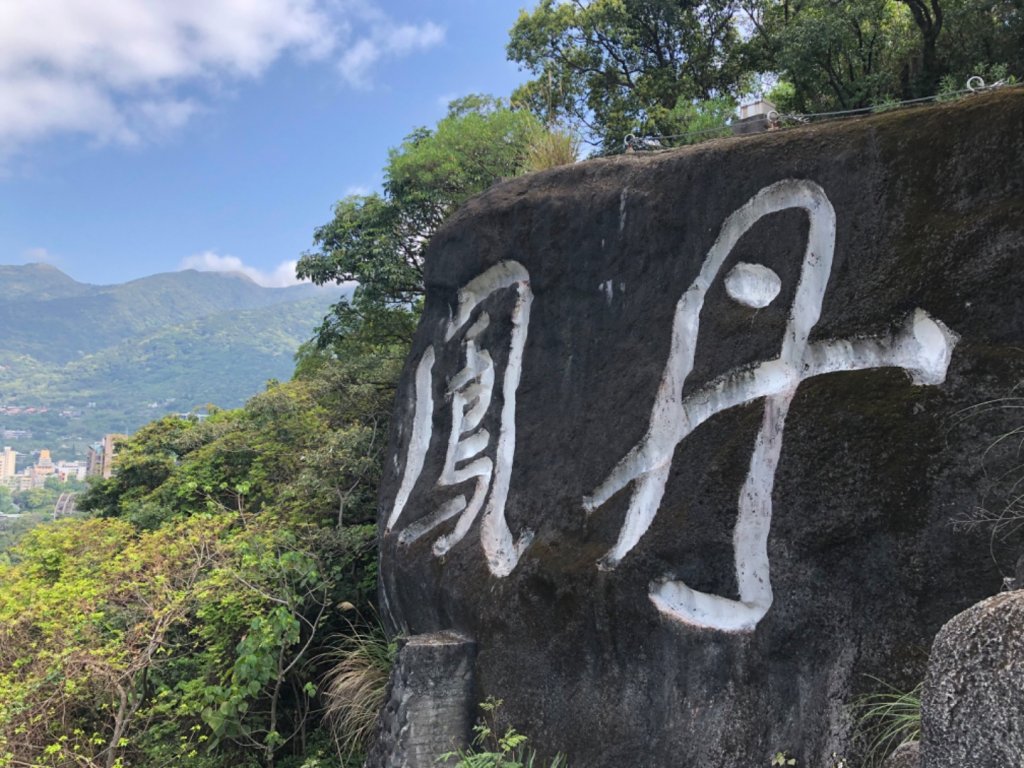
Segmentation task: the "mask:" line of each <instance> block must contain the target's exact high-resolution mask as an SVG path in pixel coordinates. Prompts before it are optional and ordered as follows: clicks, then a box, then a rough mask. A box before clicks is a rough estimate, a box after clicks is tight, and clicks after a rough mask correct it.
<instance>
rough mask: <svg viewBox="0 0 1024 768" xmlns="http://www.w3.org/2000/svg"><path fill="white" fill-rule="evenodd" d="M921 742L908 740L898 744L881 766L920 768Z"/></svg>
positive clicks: (886, 767) (888, 767)
mask: <svg viewBox="0 0 1024 768" xmlns="http://www.w3.org/2000/svg"><path fill="white" fill-rule="evenodd" d="M920 766H921V742H919V741H908V742H905V743H904V744H900V745H899V746H898V747H897V748H896V751H895V752H893V753H892V754H891V755H889V757H887V758H886V760H885V762H884V763H882V768H920Z"/></svg>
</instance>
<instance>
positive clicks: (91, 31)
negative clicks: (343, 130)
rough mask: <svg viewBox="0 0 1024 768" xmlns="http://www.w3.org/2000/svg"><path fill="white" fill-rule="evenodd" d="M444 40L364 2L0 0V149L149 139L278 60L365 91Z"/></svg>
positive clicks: (432, 27) (435, 30)
mask: <svg viewBox="0 0 1024 768" xmlns="http://www.w3.org/2000/svg"><path fill="white" fill-rule="evenodd" d="M443 37H444V31H443V29H442V28H441V27H439V26H438V25H436V24H434V23H433V22H429V21H428V22H425V23H422V24H419V25H417V24H408V23H404V22H396V21H393V20H391V19H390V18H389V17H388V16H386V15H385V14H383V13H382V12H381V11H379V10H378V9H377V8H376V7H375V6H373V5H370V4H368V2H367V0H3V2H0V150H5V149H6V150H10V149H11V148H13V147H15V146H18V145H19V144H22V143H25V142H28V141H32V140H35V139H38V138H40V137H44V136H47V135H52V134H57V133H67V132H74V133H80V134H84V135H86V136H89V137H91V138H93V139H96V140H99V141H101V142H120V143H135V142H138V141H144V140H148V139H151V138H153V137H154V136H159V135H161V134H162V133H165V132H167V131H171V130H175V129H177V128H180V127H181V126H182V125H184V124H185V123H186V122H187V121H188V120H189V119H190V118H191V117H192V116H193V115H194V114H195V113H196V112H197V111H199V110H200V109H202V103H201V101H202V98H201V97H202V96H203V95H204V94H205V96H206V97H209V96H210V95H211V94H212V93H214V92H215V91H216V90H217V86H218V85H220V84H222V83H223V82H225V81H234V80H238V79H245V78H258V77H260V76H261V75H262V74H263V73H264V72H265V71H266V70H267V69H268V68H269V67H271V66H272V65H273V64H274V63H275V62H276V61H277V60H279V59H280V58H281V57H283V56H286V55H294V56H297V57H300V58H303V59H307V60H321V61H329V60H333V61H335V62H336V63H337V66H338V67H339V70H340V72H341V74H342V76H343V77H344V79H345V80H346V81H348V82H349V83H350V84H356V85H359V86H360V87H367V85H368V84H369V82H370V77H371V68H372V67H373V65H374V64H375V63H376V62H377V61H379V60H382V59H385V58H396V57H401V56H407V55H410V54H413V53H416V52H419V51H423V50H426V49H427V48H430V47H431V46H434V45H436V44H438V43H439V42H441V40H442V39H443ZM197 96H198V97H200V98H199V100H197Z"/></svg>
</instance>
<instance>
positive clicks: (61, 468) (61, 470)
mask: <svg viewBox="0 0 1024 768" xmlns="http://www.w3.org/2000/svg"><path fill="white" fill-rule="evenodd" d="M86 470H87V466H86V463H85V462H84V461H58V462H57V477H59V478H60V481H61V482H62V483H66V482H67V481H68V480H85V475H86Z"/></svg>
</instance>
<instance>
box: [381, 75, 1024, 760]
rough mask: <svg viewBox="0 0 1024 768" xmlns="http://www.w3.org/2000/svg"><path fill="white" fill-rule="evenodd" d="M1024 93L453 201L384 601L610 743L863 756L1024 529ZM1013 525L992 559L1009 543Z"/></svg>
mask: <svg viewBox="0 0 1024 768" xmlns="http://www.w3.org/2000/svg"><path fill="white" fill-rule="evenodd" d="M1022 136H1024V93H1022V92H1020V91H1016V90H1015V91H1006V92H1003V93H997V94H994V95H986V96H976V97H972V98H970V99H968V100H965V101H963V102H961V103H956V104H950V105H942V106H935V107H928V108H924V109H915V110H908V111H901V112H895V113H890V114H884V115H878V116H874V117H870V118H865V119H862V120H856V121H847V122H840V123H835V124H824V125H812V126H808V127H803V128H799V129H794V130H788V131H780V132H769V133H765V134H760V135H757V136H753V137H736V138H728V139H721V140H716V141H713V142H709V143H707V144H702V145H699V146H696V147H691V148H686V149H682V150H678V151H671V152H664V153H657V154H648V155H645V154H643V153H636V154H633V155H629V156H621V157H616V158H609V159H603V160H592V161H587V162H584V163H580V164H578V165H576V166H574V167H570V168H565V169H560V170H555V171H552V172H547V173H542V174H536V175H531V176H526V177H523V178H520V179H515V180H513V181H510V182H507V183H504V184H502V185H499V186H497V187H495V188H494V189H492V190H490V191H489V192H487V193H486V194H484V195H482V196H481V197H479V198H476V199H475V200H473V201H471V202H470V203H468V204H467V205H466V206H465V207H464V208H463V209H461V210H460V211H459V212H458V213H457V214H456V215H455V216H454V217H453V218H452V220H451V221H450V222H449V223H448V224H447V225H446V226H445V227H444V229H443V230H442V231H441V232H440V233H438V234H437V235H436V236H435V238H434V240H433V242H432V244H431V248H430V253H429V257H428V264H427V289H428V293H427V301H426V306H425V310H424V313H423V319H422V322H421V325H420V328H419V331H418V333H417V336H416V340H415V342H414V345H413V349H412V352H411V356H410V359H409V362H408V366H407V369H406V372H405V375H404V378H403V380H402V383H401V385H400V392H399V401H398V406H397V410H396V418H395V420H394V427H393V433H392V439H391V452H390V454H389V457H388V466H387V476H386V477H385V481H384V484H383V490H382V496H381V520H380V524H381V583H382V593H381V599H382V610H383V611H384V613H385V615H386V616H387V617H388V619H389V621H390V622H391V623H392V625H393V626H392V628H393V629H394V630H396V631H398V632H401V633H405V634H410V635H415V634H419V633H430V632H436V631H440V630H447V629H452V630H457V631H461V632H464V633H466V634H467V635H469V636H471V637H473V638H474V639H475V640H476V641H477V643H478V655H477V657H476V663H475V671H476V681H477V685H476V694H477V697H478V700H482V699H483V698H484V697H485V696H488V695H493V696H496V697H499V698H502V699H504V702H505V704H504V707H503V710H502V711H503V713H504V716H505V717H506V718H507V719H508V720H509V721H510V722H511V723H514V724H515V725H516V727H517V728H518V729H519V730H521V731H523V732H525V733H527V734H528V735H529V736H530V738H531V742H530V743H531V744H533V745H534V746H536V747H538V748H539V749H540V750H541V751H542V752H548V753H553V752H555V751H562V752H565V753H566V754H568V756H569V757H570V758H571V761H572V764H574V765H580V766H586V767H587V768H605V767H607V768H612V767H613V766H614V767H615V768H621V767H622V766H633V767H636V766H641V767H642V766H657V767H658V768H663V767H664V766H683V767H690V766H692V767H694V768H695V767H696V766H700V767H701V768H736V767H737V766H743V767H744V768H746V767H747V766H758V765H767V764H768V762H769V761H770V759H771V756H772V755H774V754H776V753H777V752H779V751H786V752H788V753H789V754H791V755H793V756H794V757H796V758H797V760H798V764H799V765H807V766H814V765H828V760H829V755H830V754H831V753H832V752H838V753H839V754H845V755H847V756H848V757H855V755H853V754H851V733H852V729H853V722H852V718H851V716H850V714H849V710H848V708H846V706H845V704H846V703H848V701H849V700H850V698H851V697H852V696H853V695H855V694H858V693H861V692H863V691H865V690H866V689H869V688H871V687H872V686H873V683H871V681H870V680H868V678H867V677H866V676H867V675H873V676H875V677H878V678H881V679H884V680H886V681H888V682H891V683H892V684H894V685H904V684H906V685H907V686H908V687H909V686H912V685H913V684H914V683H915V682H916V681H917V680H919V679H920V677H921V676H923V673H924V668H923V658H924V656H925V653H924V650H925V649H927V647H928V646H929V644H930V642H931V639H932V638H933V637H934V635H935V633H936V632H937V631H938V629H939V628H940V627H941V626H942V625H943V624H944V623H945V622H946V621H947V620H948V619H949V617H950V616H952V615H953V614H955V613H956V612H958V611H960V610H963V609H964V608H966V607H967V606H969V605H971V604H973V603H975V602H977V601H978V600H979V599H981V598H983V597H984V596H986V595H990V594H992V593H993V592H995V591H997V590H998V589H999V586H1000V583H1001V571H1002V572H1009V571H1010V570H1011V569H1012V566H1013V563H1014V561H1015V559H1016V557H1017V556H1018V555H1019V553H1020V551H1021V549H1022V542H1021V539H1020V535H1019V534H1018V535H1017V536H1016V538H1014V537H1012V536H1011V537H1010V538H1009V539H1007V540H1005V541H1001V542H999V543H997V544H996V546H995V547H994V549H993V547H992V546H991V541H990V536H989V531H986V530H984V528H975V529H967V530H958V529H956V527H955V526H954V525H952V524H951V523H953V522H955V521H956V520H957V519H959V517H960V516H962V515H963V514H965V513H967V512H969V511H970V510H972V509H974V508H976V507H977V506H978V504H979V494H980V493H981V492H982V484H983V482H984V481H985V478H987V477H995V476H998V475H999V473H1000V472H1001V471H1002V470H1004V469H1006V467H1004V466H998V467H993V466H986V462H989V463H991V462H1000V461H1005V462H1009V463H1010V464H1011V465H1012V463H1013V462H1016V461H1017V458H1016V457H1015V456H1013V455H1012V454H1013V451H1012V449H1009V451H1008V452H1007V450H1006V449H1007V446H1001V447H1000V444H997V448H995V449H993V450H987V449H989V448H990V446H992V445H993V444H994V443H996V440H997V438H998V436H999V435H1001V434H1004V433H1005V432H1007V431H1008V430H1009V429H1011V428H1012V427H1013V426H1016V425H1017V424H1018V422H1017V419H1018V415H1017V414H1019V411H1014V410H1009V409H1000V408H995V407H980V406H979V404H983V403H992V402H997V401H998V398H1000V397H1003V396H1005V395H1006V394H1007V393H1009V392H1010V391H1012V389H1013V387H1014V386H1016V385H1017V383H1018V382H1019V381H1020V380H1021V379H1022V377H1024V343H1022V341H1024V140H1022V138H1021V137H1022ZM993 555H994V557H993Z"/></svg>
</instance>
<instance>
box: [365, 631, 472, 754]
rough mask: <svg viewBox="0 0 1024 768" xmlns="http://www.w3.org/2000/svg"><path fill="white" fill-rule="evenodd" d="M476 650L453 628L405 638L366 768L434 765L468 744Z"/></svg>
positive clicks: (389, 684) (470, 641)
mask: <svg viewBox="0 0 1024 768" xmlns="http://www.w3.org/2000/svg"><path fill="white" fill-rule="evenodd" d="M474 650H475V648H474V643H473V641H472V640H470V639H468V638H466V637H464V636H462V635H459V634H457V633H455V632H438V633H435V634H430V635H418V636H415V637H411V638H409V639H408V640H405V641H404V643H403V644H402V646H401V647H400V648H399V650H398V654H397V656H396V658H395V665H394V667H393V669H392V671H391V679H390V680H389V682H388V691H387V695H386V700H385V703H384V708H383V711H382V713H381V718H380V724H379V728H380V730H379V733H378V740H377V743H376V744H375V745H374V747H373V748H372V749H371V751H370V756H369V758H368V759H367V761H366V768H437V766H438V765H441V764H442V763H439V762H438V757H439V756H440V755H443V754H445V753H448V752H451V751H453V750H454V749H456V748H463V747H465V746H466V745H467V743H468V742H469V736H470V730H471V728H472V720H473V713H474V712H475V711H476V703H475V701H474V700H473V656H474Z"/></svg>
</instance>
